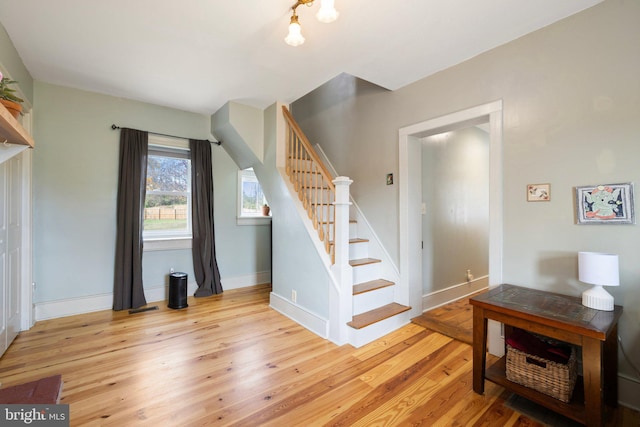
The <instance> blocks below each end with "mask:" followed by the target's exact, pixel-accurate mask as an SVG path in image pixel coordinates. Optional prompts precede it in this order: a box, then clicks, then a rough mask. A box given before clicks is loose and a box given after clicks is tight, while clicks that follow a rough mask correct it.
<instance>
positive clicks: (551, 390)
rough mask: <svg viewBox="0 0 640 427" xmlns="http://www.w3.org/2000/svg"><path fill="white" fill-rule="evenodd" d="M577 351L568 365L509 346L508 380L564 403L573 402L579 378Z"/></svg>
mask: <svg viewBox="0 0 640 427" xmlns="http://www.w3.org/2000/svg"><path fill="white" fill-rule="evenodd" d="M577 375H578V374H577V361H576V351H575V349H574V348H572V349H571V356H570V357H569V361H568V362H567V364H566V365H565V364H562V363H557V362H553V361H551V360H547V359H543V358H542V357H538V356H534V355H532V354H527V353H524V352H522V351H520V350H518V349H515V348H513V347H511V346H510V345H507V379H508V380H509V381H512V382H514V383H518V384H521V385H523V386H525V387H529V388H532V389H534V390H537V391H539V392H540V393H544V394H546V395H549V396H551V397H554V398H556V399H558V400H561V401H563V402H569V400H571V394H572V393H573V387H574V386H575V385H576V378H577Z"/></svg>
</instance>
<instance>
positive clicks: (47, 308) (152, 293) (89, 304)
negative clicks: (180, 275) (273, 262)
mask: <svg viewBox="0 0 640 427" xmlns="http://www.w3.org/2000/svg"><path fill="white" fill-rule="evenodd" d="M270 281H271V272H270V271H262V272H257V273H255V274H250V275H246V276H237V277H229V278H223V280H222V288H223V289H224V290H231V289H238V288H245V287H248V286H255V285H261V284H263V283H269V282H270ZM196 289H198V285H197V283H196V282H195V281H190V282H188V283H187V295H193V294H194V293H195V291H196ZM144 295H145V298H146V300H147V303H153V302H159V301H166V300H167V299H168V295H169V287H168V286H166V285H159V286H152V287H147V288H145V289H144ZM112 308H113V293H111V292H110V293H106V294H99V295H90V296H86V297H77V298H67V299H62V300H56V301H46V302H40V303H36V304H35V312H36V315H35V317H36V321H38V320H47V319H55V318H58V317H66V316H74V315H76V314H84V313H91V312H94V311H101V310H111V309H112Z"/></svg>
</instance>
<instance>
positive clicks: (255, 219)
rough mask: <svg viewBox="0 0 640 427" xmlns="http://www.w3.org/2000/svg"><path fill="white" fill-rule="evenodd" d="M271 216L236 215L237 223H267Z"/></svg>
mask: <svg viewBox="0 0 640 427" xmlns="http://www.w3.org/2000/svg"><path fill="white" fill-rule="evenodd" d="M270 223H271V216H239V217H236V224H237V225H269V224H270Z"/></svg>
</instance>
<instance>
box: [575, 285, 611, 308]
mask: <svg viewBox="0 0 640 427" xmlns="http://www.w3.org/2000/svg"><path fill="white" fill-rule="evenodd" d="M582 305H584V306H585V307H589V308H595V309H596V310H602V311H613V297H612V296H611V294H610V293H609V292H607V291H605V290H604V288H603V287H602V286H594V287H593V288H591V289H589V290H586V291H584V292H583V293H582Z"/></svg>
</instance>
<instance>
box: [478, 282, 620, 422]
mask: <svg viewBox="0 0 640 427" xmlns="http://www.w3.org/2000/svg"><path fill="white" fill-rule="evenodd" d="M470 303H471V305H472V306H473V390H474V391H475V392H476V393H479V394H482V393H484V380H485V379H487V380H489V381H491V382H494V383H496V384H499V385H501V386H503V387H504V388H506V389H508V390H511V391H513V392H514V393H517V394H519V395H521V396H523V397H525V398H527V399H529V400H532V401H534V402H536V403H538V404H540V405H543V406H545V407H547V408H549V409H551V410H553V411H555V412H558V413H560V414H562V415H564V416H566V417H569V418H571V419H573V420H575V421H578V422H580V423H582V424H585V425H587V426H603V425H604V424H605V418H606V417H605V407H606V406H609V407H611V408H615V407H616V406H617V404H618V346H617V336H618V319H620V315H621V314H622V307H620V306H618V305H616V306H615V307H614V310H613V311H600V310H594V309H591V308H587V307H584V306H583V305H582V302H581V299H580V298H575V297H569V296H566V295H560V294H554V293H550V292H545V291H540V290H535V289H529V288H523V287H519V286H513V285H500V286H498V287H495V288H492V289H491V290H489V291H488V292H485V293H483V294H480V295H478V296H476V297H473V298H471V299H470ZM487 319H493V320H496V321H498V322H501V323H503V324H504V325H505V335H506V336H508V334H509V332H510V330H511V328H513V327H516V328H520V329H524V330H526V331H529V332H533V333H537V334H540V335H544V336H547V337H550V338H554V339H557V340H560V341H565V342H568V343H571V344H575V345H578V346H581V347H582V374H583V376H582V379H581V378H578V384H576V388H575V389H574V392H573V398H572V399H571V401H570V402H569V403H564V402H561V401H560V400H557V399H554V398H553V397H550V396H547V395H545V394H542V393H539V392H537V391H535V390H533V389H530V388H527V387H525V386H522V385H519V384H516V383H513V382H511V381H509V380H507V378H506V374H505V359H506V358H505V357H503V358H502V359H500V360H499V361H498V362H496V363H495V364H493V365H492V366H491V367H489V368H487V367H486V359H487V352H486V348H487Z"/></svg>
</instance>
